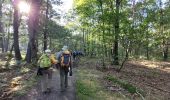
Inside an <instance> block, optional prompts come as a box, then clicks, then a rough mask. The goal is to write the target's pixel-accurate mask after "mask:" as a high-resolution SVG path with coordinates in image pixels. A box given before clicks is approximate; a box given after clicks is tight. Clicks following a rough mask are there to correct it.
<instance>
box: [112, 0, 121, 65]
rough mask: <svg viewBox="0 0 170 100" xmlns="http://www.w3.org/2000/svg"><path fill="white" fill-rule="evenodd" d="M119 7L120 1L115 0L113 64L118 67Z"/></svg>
mask: <svg viewBox="0 0 170 100" xmlns="http://www.w3.org/2000/svg"><path fill="white" fill-rule="evenodd" d="M119 7H120V0H116V18H115V21H116V22H115V40H114V62H113V64H115V65H119V59H118V56H119V55H118V49H119V46H118V41H119V32H120V31H119Z"/></svg>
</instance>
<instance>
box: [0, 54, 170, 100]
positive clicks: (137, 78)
mask: <svg viewBox="0 0 170 100" xmlns="http://www.w3.org/2000/svg"><path fill="white" fill-rule="evenodd" d="M0 60H1V61H0V100H13V99H14V100H23V99H25V100H70V98H72V100H75V99H77V100H169V99H170V80H169V77H170V62H162V61H148V60H130V61H127V62H126V63H125V66H124V67H123V69H122V70H121V71H120V72H119V73H118V72H117V71H116V68H117V67H118V66H113V65H110V64H106V68H105V69H101V68H102V67H101V64H99V63H98V62H99V60H97V59H95V58H94V59H91V58H82V59H81V61H80V62H79V64H78V66H77V67H76V68H75V69H74V73H73V75H74V76H73V77H70V78H69V79H70V80H69V84H70V88H69V89H68V91H67V93H65V95H62V94H61V93H60V92H59V84H58V83H59V76H58V75H59V73H58V71H57V70H54V75H53V76H56V77H54V78H53V82H52V83H53V87H54V88H53V92H52V93H51V94H49V95H45V96H44V95H42V94H41V93H40V91H39V90H40V89H39V84H37V82H38V81H37V80H39V79H38V77H37V76H36V67H35V66H25V65H24V64H23V65H22V66H21V67H18V66H15V65H14V63H13V62H14V61H13V59H12V60H11V62H10V65H9V66H8V67H6V66H5V63H6V60H7V58H6V55H5V54H1V58H0ZM57 98H58V99H57ZM68 98H69V99H68Z"/></svg>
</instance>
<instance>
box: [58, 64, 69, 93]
mask: <svg viewBox="0 0 170 100" xmlns="http://www.w3.org/2000/svg"><path fill="white" fill-rule="evenodd" d="M68 72H69V70H68V68H62V67H60V86H61V90H63V89H65V88H67V86H68Z"/></svg>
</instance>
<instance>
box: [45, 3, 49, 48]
mask: <svg viewBox="0 0 170 100" xmlns="http://www.w3.org/2000/svg"><path fill="white" fill-rule="evenodd" d="M48 10H49V0H47V3H46V18H45V29H44V51H45V50H46V49H47V32H48V29H47V25H48Z"/></svg>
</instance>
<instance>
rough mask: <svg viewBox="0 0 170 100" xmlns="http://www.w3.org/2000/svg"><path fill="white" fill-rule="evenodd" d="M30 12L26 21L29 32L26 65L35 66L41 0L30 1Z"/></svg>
mask: <svg viewBox="0 0 170 100" xmlns="http://www.w3.org/2000/svg"><path fill="white" fill-rule="evenodd" d="M30 5H31V11H30V13H29V19H28V31H29V43H28V49H27V55H26V60H27V63H30V62H32V63H33V64H36V62H37V52H38V45H37V43H38V40H37V35H38V30H39V29H38V27H39V12H40V6H41V0H30Z"/></svg>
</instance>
